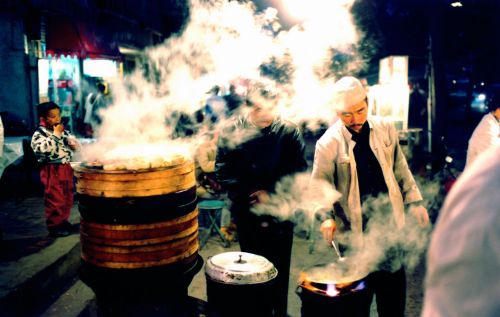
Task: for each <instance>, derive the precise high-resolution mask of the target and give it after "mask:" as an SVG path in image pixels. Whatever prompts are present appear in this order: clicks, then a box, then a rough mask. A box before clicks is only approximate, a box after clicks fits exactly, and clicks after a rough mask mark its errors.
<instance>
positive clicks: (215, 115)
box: [205, 85, 227, 123]
mask: <svg viewBox="0 0 500 317" xmlns="http://www.w3.org/2000/svg"><path fill="white" fill-rule="evenodd" d="M210 93H211V95H210V97H208V99H207V101H206V103H205V116H206V117H207V119H208V120H210V122H211V123H215V122H217V121H219V119H223V118H225V116H226V112H227V111H226V100H224V98H223V97H222V96H220V95H219V94H220V87H219V86H217V85H216V86H213V87H212V89H210Z"/></svg>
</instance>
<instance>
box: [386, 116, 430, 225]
mask: <svg viewBox="0 0 500 317" xmlns="http://www.w3.org/2000/svg"><path fill="white" fill-rule="evenodd" d="M389 134H390V137H391V142H393V144H394V167H393V169H394V176H395V177H396V181H397V182H398V185H399V188H400V190H401V194H402V195H403V199H404V203H405V204H406V205H408V211H409V213H410V214H411V215H412V216H413V217H414V218H415V219H416V220H417V222H418V223H419V224H420V225H421V226H427V225H428V224H429V213H428V212H427V209H426V208H425V207H424V206H423V205H422V201H423V198H422V194H421V193H420V190H419V189H418V186H417V183H416V182H415V179H414V178H413V175H412V173H411V170H410V168H409V167H408V163H407V162H406V158H405V156H404V154H403V151H402V149H401V146H400V145H399V137H398V132H397V131H396V128H395V127H394V125H393V124H389Z"/></svg>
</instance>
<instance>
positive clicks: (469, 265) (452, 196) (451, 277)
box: [422, 147, 500, 317]
mask: <svg viewBox="0 0 500 317" xmlns="http://www.w3.org/2000/svg"><path fill="white" fill-rule="evenodd" d="M499 157H500V147H497V148H493V149H490V150H489V151H486V153H485V154H482V155H480V156H479V157H478V159H477V160H476V161H475V162H474V163H473V164H472V165H471V166H470V167H468V168H467V169H466V170H465V172H464V173H463V174H462V175H461V176H460V178H459V179H458V180H457V182H456V183H455V185H453V188H452V190H451V192H450V193H449V195H448V197H447V198H446V200H445V203H444V206H443V209H442V210H441V212H440V213H439V218H438V221H437V224H436V228H435V229H434V232H433V234H432V239H431V243H430V245H429V251H428V255H427V273H426V277H425V298H424V307H423V312H422V317H454V316H461V317H477V316H481V317H494V316H500V301H499V299H500V282H499V281H498V272H499V270H500V230H499V228H500V207H499V206H500V195H499V194H498V193H499V189H500V160H499V159H498V158H499Z"/></svg>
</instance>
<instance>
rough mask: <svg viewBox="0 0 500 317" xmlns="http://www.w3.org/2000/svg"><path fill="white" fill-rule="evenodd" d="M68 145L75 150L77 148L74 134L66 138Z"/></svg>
mask: <svg viewBox="0 0 500 317" xmlns="http://www.w3.org/2000/svg"><path fill="white" fill-rule="evenodd" d="M68 145H69V147H70V148H71V149H72V150H77V149H78V148H79V144H78V141H77V140H76V138H75V137H74V136H70V137H69V138H68Z"/></svg>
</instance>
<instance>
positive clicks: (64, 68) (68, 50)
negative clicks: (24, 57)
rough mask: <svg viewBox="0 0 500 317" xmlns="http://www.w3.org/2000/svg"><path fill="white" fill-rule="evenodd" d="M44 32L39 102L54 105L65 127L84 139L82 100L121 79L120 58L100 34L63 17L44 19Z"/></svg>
mask: <svg viewBox="0 0 500 317" xmlns="http://www.w3.org/2000/svg"><path fill="white" fill-rule="evenodd" d="M45 31H46V32H45V35H46V37H45V45H43V46H42V56H43V57H42V58H40V59H39V60H38V78H39V82H38V87H39V102H45V101H53V102H55V103H57V104H58V105H59V106H60V107H61V117H62V121H63V124H64V125H65V127H66V128H67V129H69V130H70V131H71V132H73V133H75V134H77V135H80V136H84V134H85V131H84V124H83V118H84V115H85V100H86V98H87V96H88V95H89V94H90V93H96V92H97V84H98V83H103V84H104V85H105V86H106V87H108V83H109V82H110V81H111V80H113V78H116V77H118V76H122V74H123V72H122V62H121V60H122V56H121V54H120V52H119V51H118V46H117V45H116V44H114V41H112V39H111V38H110V37H109V36H107V35H106V33H105V32H104V31H102V30H98V29H96V28H95V27H92V26H90V25H88V24H85V23H79V22H75V21H70V20H69V19H68V18H66V17H64V16H48V17H47V18H46V23H45ZM106 90H109V88H106Z"/></svg>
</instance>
